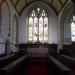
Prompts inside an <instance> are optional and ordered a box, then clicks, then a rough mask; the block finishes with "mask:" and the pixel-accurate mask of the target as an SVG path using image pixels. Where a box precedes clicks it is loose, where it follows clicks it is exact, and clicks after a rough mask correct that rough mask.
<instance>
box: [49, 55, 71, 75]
mask: <svg viewBox="0 0 75 75" xmlns="http://www.w3.org/2000/svg"><path fill="white" fill-rule="evenodd" d="M48 58H49V63H50V67H51V66H52V68H51V69H53V72H54V73H55V74H57V75H69V74H70V72H71V70H70V69H69V68H68V67H67V66H65V65H64V64H62V63H61V62H60V61H58V60H57V59H56V58H54V57H53V56H51V55H48Z"/></svg>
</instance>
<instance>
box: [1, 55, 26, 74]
mask: <svg viewBox="0 0 75 75" xmlns="http://www.w3.org/2000/svg"><path fill="white" fill-rule="evenodd" d="M26 58H27V55H24V56H22V57H20V58H18V59H17V60H15V61H13V62H11V63H10V64H8V65H6V66H5V67H3V68H1V69H0V75H14V74H15V75H17V74H16V73H18V74H19V72H20V71H21V69H22V68H23V67H24V65H26V64H25V60H26Z"/></svg>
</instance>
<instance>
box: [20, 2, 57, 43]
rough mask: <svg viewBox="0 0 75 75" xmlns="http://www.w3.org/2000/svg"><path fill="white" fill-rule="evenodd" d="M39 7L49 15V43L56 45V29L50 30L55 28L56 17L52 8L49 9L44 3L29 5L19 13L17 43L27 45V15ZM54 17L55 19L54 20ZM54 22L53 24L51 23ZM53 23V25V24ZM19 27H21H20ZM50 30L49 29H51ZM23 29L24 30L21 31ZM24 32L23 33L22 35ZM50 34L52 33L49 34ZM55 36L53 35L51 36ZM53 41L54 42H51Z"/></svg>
mask: <svg viewBox="0 0 75 75" xmlns="http://www.w3.org/2000/svg"><path fill="white" fill-rule="evenodd" d="M35 6H36V7H38V6H39V7H41V8H44V10H46V11H47V14H48V15H49V43H57V42H58V41H57V40H58V39H57V29H52V28H54V27H56V28H57V22H56V21H57V20H56V19H57V15H56V13H55V11H54V10H53V8H52V7H50V6H49V5H47V4H46V3H44V2H40V1H37V2H34V3H32V4H30V5H29V6H27V7H26V8H25V9H24V10H23V11H22V13H21V15H20V25H19V30H20V32H19V42H20V43H21V42H22V43H23V42H24V43H27V42H28V37H27V36H28V33H27V32H28V30H27V29H28V15H29V14H30V12H31V11H32V10H33V9H34V7H35ZM54 17H55V18H54ZM53 21H54V22H53ZM53 23H54V24H53ZM20 26H21V27H20ZM50 26H51V27H52V28H51V27H50ZM23 28H25V29H23ZM23 32H25V33H23ZM51 32H52V33H51ZM53 34H55V35H53ZM54 36H56V38H54ZM53 39H54V40H53Z"/></svg>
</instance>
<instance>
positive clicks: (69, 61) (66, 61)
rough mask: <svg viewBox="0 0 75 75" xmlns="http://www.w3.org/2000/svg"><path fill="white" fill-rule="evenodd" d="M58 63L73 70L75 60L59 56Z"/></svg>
mask: <svg viewBox="0 0 75 75" xmlns="http://www.w3.org/2000/svg"><path fill="white" fill-rule="evenodd" d="M59 60H60V61H62V62H63V63H64V64H65V65H67V66H68V67H69V68H71V69H72V68H75V66H74V65H75V58H74V57H70V56H67V55H61V56H60V59H59Z"/></svg>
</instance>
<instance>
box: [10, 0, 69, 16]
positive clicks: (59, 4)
mask: <svg viewBox="0 0 75 75" xmlns="http://www.w3.org/2000/svg"><path fill="white" fill-rule="evenodd" d="M10 1H11V3H12V4H13V6H14V7H15V9H16V11H17V12H18V14H19V15H20V14H21V12H22V11H23V9H24V8H25V7H27V6H28V5H29V4H31V3H33V2H36V1H42V2H45V3H47V4H48V5H50V6H51V7H52V8H53V9H54V10H55V11H56V13H57V14H59V13H60V11H61V10H62V8H63V7H64V5H65V4H66V3H67V1H68V0H10Z"/></svg>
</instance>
